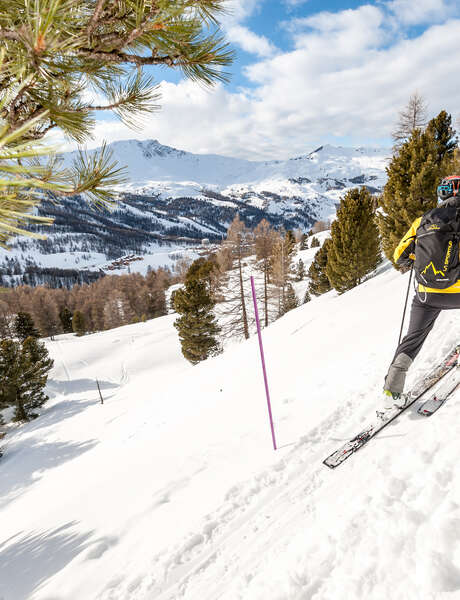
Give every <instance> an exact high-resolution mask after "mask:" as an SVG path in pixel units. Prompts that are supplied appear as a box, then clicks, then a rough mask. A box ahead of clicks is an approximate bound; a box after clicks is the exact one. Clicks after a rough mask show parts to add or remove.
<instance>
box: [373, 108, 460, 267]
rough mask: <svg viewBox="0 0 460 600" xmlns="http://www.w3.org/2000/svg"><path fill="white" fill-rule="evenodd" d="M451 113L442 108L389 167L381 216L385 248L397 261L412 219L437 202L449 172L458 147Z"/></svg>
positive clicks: (397, 154) (387, 254)
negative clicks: (397, 248) (440, 182)
mask: <svg viewBox="0 0 460 600" xmlns="http://www.w3.org/2000/svg"><path fill="white" fill-rule="evenodd" d="M454 136H455V131H454V130H453V129H452V127H451V118H450V115H447V113H446V112H445V111H442V112H441V113H440V114H439V115H438V116H437V117H436V118H435V119H432V120H431V121H430V122H429V123H428V126H427V128H426V130H425V131H422V130H420V129H415V130H414V131H413V133H412V135H411V136H410V138H409V139H408V140H407V141H406V142H405V143H404V144H403V145H402V146H401V147H400V148H399V149H398V150H397V152H396V153H395V154H394V156H393V158H392V161H391V163H390V165H389V166H388V167H387V175H388V180H387V183H386V185H385V188H384V190H383V194H382V196H381V198H380V200H379V204H380V207H381V208H382V209H383V213H381V214H378V215H377V223H378V227H379V230H380V235H381V237H382V248H383V251H384V253H385V255H386V256H387V258H388V259H390V260H391V261H393V252H394V250H395V248H396V246H397V245H398V243H399V242H400V240H401V238H402V237H403V236H404V234H405V233H406V232H407V230H408V229H409V227H410V225H411V224H412V222H413V221H414V220H415V219H416V218H418V217H420V216H422V215H423V214H424V213H425V212H427V211H428V210H430V209H432V208H434V207H435V206H436V204H437V196H436V189H437V186H438V183H439V180H440V179H441V178H442V177H443V176H445V175H446V174H448V172H449V168H450V164H451V161H452V155H453V153H454V150H455V148H456V147H457V141H456V139H455V138H454Z"/></svg>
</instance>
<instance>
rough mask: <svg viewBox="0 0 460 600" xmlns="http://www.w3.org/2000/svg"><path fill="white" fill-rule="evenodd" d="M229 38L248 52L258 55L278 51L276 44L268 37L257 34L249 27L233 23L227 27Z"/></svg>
mask: <svg viewBox="0 0 460 600" xmlns="http://www.w3.org/2000/svg"><path fill="white" fill-rule="evenodd" d="M226 33H227V39H228V41H229V42H231V43H233V44H238V45H239V46H240V47H241V48H242V49H243V50H245V51H246V52H250V53H251V54H256V55H257V56H273V54H275V53H276V52H277V49H276V46H274V44H272V43H271V42H270V41H269V40H268V39H267V38H266V37H264V36H261V35H257V34H255V33H254V32H253V31H251V30H250V29H248V28H247V27H243V26H242V25H233V26H230V27H228V28H227V30H226Z"/></svg>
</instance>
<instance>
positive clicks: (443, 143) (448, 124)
mask: <svg viewBox="0 0 460 600" xmlns="http://www.w3.org/2000/svg"><path fill="white" fill-rule="evenodd" d="M427 133H428V134H429V135H431V136H432V137H433V139H434V143H435V146H436V163H437V164H438V165H441V164H442V162H443V160H444V158H445V157H446V156H448V157H452V156H453V154H454V152H455V149H456V148H457V144H458V139H457V137H456V133H457V132H456V131H455V130H454V128H453V127H452V116H451V115H449V114H448V113H447V112H446V111H445V110H442V111H441V112H440V113H439V115H438V116H437V117H435V118H434V119H431V121H430V122H429V123H428V126H427Z"/></svg>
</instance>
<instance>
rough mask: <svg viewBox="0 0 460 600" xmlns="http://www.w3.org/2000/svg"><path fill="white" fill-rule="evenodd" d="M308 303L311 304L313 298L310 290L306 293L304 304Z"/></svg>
mask: <svg viewBox="0 0 460 600" xmlns="http://www.w3.org/2000/svg"><path fill="white" fill-rule="evenodd" d="M307 302H311V296H310V293H309V291H308V290H306V291H305V296H304V297H303V304H306V303H307Z"/></svg>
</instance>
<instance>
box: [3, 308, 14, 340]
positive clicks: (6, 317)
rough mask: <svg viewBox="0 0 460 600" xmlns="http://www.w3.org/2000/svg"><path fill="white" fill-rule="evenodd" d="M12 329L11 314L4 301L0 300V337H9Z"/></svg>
mask: <svg viewBox="0 0 460 600" xmlns="http://www.w3.org/2000/svg"><path fill="white" fill-rule="evenodd" d="M13 335H14V331H13V314H12V311H11V309H10V307H9V306H8V304H7V303H6V302H4V301H3V300H0V338H1V339H3V338H11V337H13Z"/></svg>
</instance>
